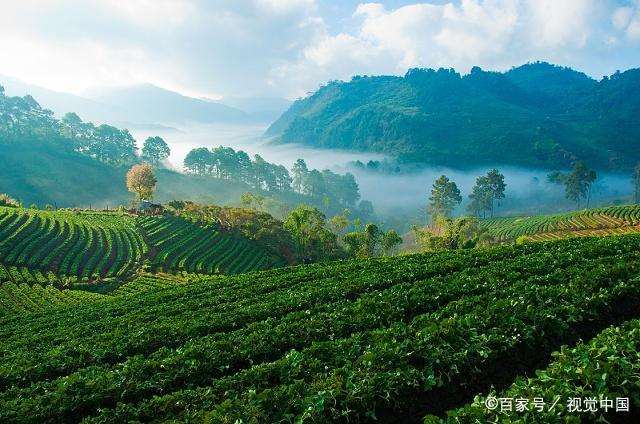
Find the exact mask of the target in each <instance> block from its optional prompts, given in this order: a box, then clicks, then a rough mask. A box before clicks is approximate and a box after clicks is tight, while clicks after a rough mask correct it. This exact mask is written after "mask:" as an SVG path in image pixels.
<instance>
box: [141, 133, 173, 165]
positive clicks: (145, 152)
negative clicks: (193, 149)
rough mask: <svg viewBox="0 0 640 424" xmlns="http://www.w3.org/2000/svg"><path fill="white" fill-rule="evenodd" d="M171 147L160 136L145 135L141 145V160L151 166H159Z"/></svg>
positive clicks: (167, 155)
mask: <svg viewBox="0 0 640 424" xmlns="http://www.w3.org/2000/svg"><path fill="white" fill-rule="evenodd" d="M170 153H171V149H170V148H169V146H168V145H167V143H166V141H164V140H163V139H162V137H157V136H156V137H147V139H146V140H145V141H144V146H143V147H142V156H141V157H142V160H144V161H145V162H149V163H150V164H151V165H153V166H159V165H160V164H161V163H162V161H163V160H165V159H167V158H168V157H169V154H170Z"/></svg>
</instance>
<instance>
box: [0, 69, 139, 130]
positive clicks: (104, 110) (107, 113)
mask: <svg viewBox="0 0 640 424" xmlns="http://www.w3.org/2000/svg"><path fill="white" fill-rule="evenodd" d="M0 85H2V86H3V87H4V88H5V91H6V94H7V95H8V96H25V95H31V96H33V97H35V98H36V99H38V103H40V105H41V106H42V107H44V108H46V109H50V110H52V111H53V112H54V113H55V114H56V116H58V117H62V116H63V115H64V114H65V113H67V112H78V113H79V114H80V116H81V118H82V119H83V120H85V121H92V122H96V123H105V122H108V123H112V124H113V123H115V122H125V121H127V113H126V112H125V111H124V110H121V109H118V108H117V107H115V106H111V105H107V104H104V103H100V102H98V101H95V100H91V99H87V98H84V97H80V96H76V95H73V94H69V93H63V92H59V91H54V90H49V89H47V88H43V87H39V86H37V85H32V84H27V83H25V82H22V81H20V80H18V79H16V78H10V77H6V76H2V75H0Z"/></svg>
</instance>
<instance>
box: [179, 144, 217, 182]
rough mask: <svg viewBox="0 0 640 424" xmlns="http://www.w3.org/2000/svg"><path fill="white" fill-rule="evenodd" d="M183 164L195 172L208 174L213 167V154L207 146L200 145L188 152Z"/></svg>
mask: <svg viewBox="0 0 640 424" xmlns="http://www.w3.org/2000/svg"><path fill="white" fill-rule="evenodd" d="M183 164H184V167H185V169H186V170H187V171H189V172H191V173H193V174H197V175H207V174H210V173H211V172H212V169H213V165H214V163H213V155H212V154H211V151H210V150H209V149H207V148H206V147H198V148H196V149H193V150H191V151H190V152H189V153H187V156H186V157H185V158H184V162H183Z"/></svg>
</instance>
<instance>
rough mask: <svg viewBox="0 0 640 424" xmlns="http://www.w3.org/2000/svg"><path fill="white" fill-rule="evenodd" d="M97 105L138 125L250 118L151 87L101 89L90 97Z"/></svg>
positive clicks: (214, 121)
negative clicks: (109, 107) (114, 110)
mask: <svg viewBox="0 0 640 424" xmlns="http://www.w3.org/2000/svg"><path fill="white" fill-rule="evenodd" d="M89 97H90V98H91V99H93V100H95V101H97V102H100V103H103V104H108V105H112V106H114V107H117V108H118V109H120V110H123V111H125V112H126V113H127V116H128V120H129V121H133V122H141V123H149V122H151V123H178V124H180V123H193V122H197V123H231V124H233V123H235V124H239V123H247V122H251V121H252V118H251V117H250V116H249V115H248V114H247V113H245V112H243V111H241V110H240V109H236V108H234V107H231V106H227V105H223V104H221V103H216V102H213V101H209V100H202V99H196V98H193V97H188V96H184V95H182V94H180V93H176V92H174V91H170V90H166V89H163V88H160V87H157V86H155V85H152V84H141V85H134V86H129V87H119V88H112V89H103V90H99V91H95V92H92V93H89Z"/></svg>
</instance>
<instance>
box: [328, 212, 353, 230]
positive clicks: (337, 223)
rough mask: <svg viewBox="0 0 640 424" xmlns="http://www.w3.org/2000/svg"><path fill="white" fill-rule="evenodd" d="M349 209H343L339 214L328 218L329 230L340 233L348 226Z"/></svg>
mask: <svg viewBox="0 0 640 424" xmlns="http://www.w3.org/2000/svg"><path fill="white" fill-rule="evenodd" d="M350 214H351V211H350V210H349V209H345V210H344V211H342V213H341V214H338V215H335V216H334V217H333V218H331V219H330V220H329V225H330V227H331V231H333V232H334V233H336V234H338V235H340V234H342V232H343V231H344V230H346V229H347V227H348V226H349V215H350Z"/></svg>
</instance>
